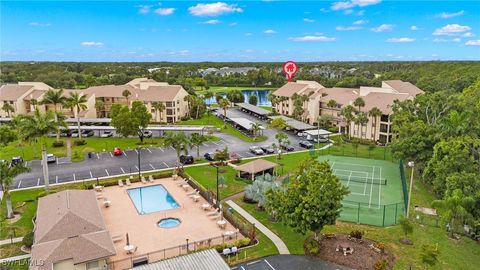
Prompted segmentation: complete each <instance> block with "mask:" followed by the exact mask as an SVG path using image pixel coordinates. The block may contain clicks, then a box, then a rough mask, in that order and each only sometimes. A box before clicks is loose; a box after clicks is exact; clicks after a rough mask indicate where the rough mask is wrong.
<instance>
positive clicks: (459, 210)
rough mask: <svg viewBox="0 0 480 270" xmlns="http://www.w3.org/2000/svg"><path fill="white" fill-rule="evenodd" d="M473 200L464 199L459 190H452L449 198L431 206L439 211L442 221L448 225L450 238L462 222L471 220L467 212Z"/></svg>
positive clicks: (435, 202)
mask: <svg viewBox="0 0 480 270" xmlns="http://www.w3.org/2000/svg"><path fill="white" fill-rule="evenodd" d="M473 203H474V200H473V199H472V198H471V197H465V195H464V194H463V193H462V191H461V190H459V189H457V190H454V191H453V193H452V194H451V195H450V196H447V197H446V198H445V199H443V200H435V201H433V202H432V206H433V207H435V208H438V209H439V210H440V213H441V216H442V219H443V220H444V221H445V222H446V223H447V224H448V225H449V229H450V237H452V238H453V233H454V232H455V231H456V230H458V229H459V228H460V227H461V225H462V224H464V222H466V221H468V220H470V219H471V214H470V213H469V212H468V211H467V209H468V208H469V207H471V205H473Z"/></svg>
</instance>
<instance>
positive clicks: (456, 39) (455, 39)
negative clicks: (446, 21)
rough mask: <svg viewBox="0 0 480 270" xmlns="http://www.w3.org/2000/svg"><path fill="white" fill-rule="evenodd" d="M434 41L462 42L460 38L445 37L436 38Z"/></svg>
mask: <svg viewBox="0 0 480 270" xmlns="http://www.w3.org/2000/svg"><path fill="white" fill-rule="evenodd" d="M432 41H433V42H460V41H462V40H461V39H460V38H452V39H445V38H434V39H433V40H432Z"/></svg>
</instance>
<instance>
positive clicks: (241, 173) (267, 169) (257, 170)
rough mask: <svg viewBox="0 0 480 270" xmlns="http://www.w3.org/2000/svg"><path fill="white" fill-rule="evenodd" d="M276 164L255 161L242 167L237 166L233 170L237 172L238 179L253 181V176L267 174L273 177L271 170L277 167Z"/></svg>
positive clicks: (260, 160) (266, 161)
mask: <svg viewBox="0 0 480 270" xmlns="http://www.w3.org/2000/svg"><path fill="white" fill-rule="evenodd" d="M277 166H278V164H277V163H273V162H271V161H268V160H264V159H256V160H253V161H250V162H248V163H245V164H243V165H240V166H237V167H235V168H234V169H235V170H236V171H238V177H240V178H245V179H251V180H252V181H254V180H255V176H258V175H265V173H269V174H271V175H273V169H274V168H275V167H277Z"/></svg>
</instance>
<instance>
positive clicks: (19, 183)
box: [17, 180, 22, 188]
mask: <svg viewBox="0 0 480 270" xmlns="http://www.w3.org/2000/svg"><path fill="white" fill-rule="evenodd" d="M21 184H22V180H20V182H18V187H17V188H20V185H21Z"/></svg>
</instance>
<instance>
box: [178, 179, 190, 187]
mask: <svg viewBox="0 0 480 270" xmlns="http://www.w3.org/2000/svg"><path fill="white" fill-rule="evenodd" d="M186 184H188V181H187V180H183V181H182V182H180V183H177V187H182V186H183V185H186Z"/></svg>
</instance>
